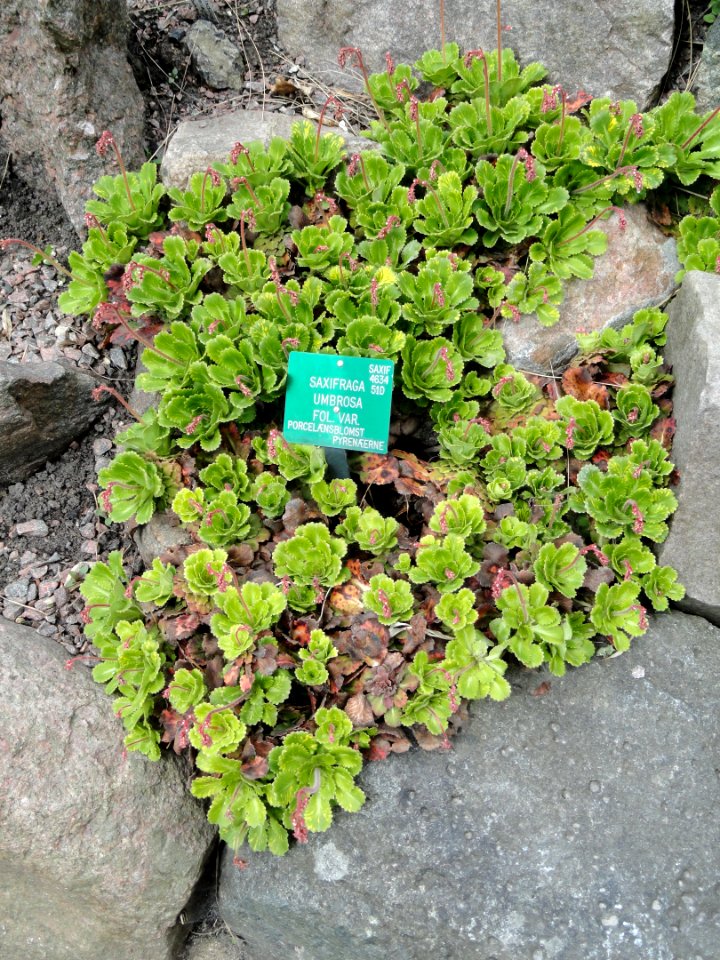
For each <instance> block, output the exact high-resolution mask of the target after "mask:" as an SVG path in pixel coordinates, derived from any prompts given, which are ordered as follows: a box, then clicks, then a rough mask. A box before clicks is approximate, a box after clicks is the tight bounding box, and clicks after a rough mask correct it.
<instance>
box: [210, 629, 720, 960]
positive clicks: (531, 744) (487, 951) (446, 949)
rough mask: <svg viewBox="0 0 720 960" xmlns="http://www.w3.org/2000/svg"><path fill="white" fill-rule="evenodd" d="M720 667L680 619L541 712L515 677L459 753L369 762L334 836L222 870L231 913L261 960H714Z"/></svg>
mask: <svg viewBox="0 0 720 960" xmlns="http://www.w3.org/2000/svg"><path fill="white" fill-rule="evenodd" d="M719 669H720V630H718V629H717V628H716V627H713V626H711V625H710V624H708V623H707V622H706V621H704V620H701V619H699V618H695V617H690V616H688V615H686V614H681V613H676V612H673V613H670V614H667V615H665V616H663V617H660V618H659V619H658V620H657V621H655V622H654V623H653V624H652V626H651V629H650V631H649V632H648V634H647V635H646V636H645V637H644V638H642V639H640V640H638V641H635V643H634V645H633V647H632V649H631V650H630V651H629V652H628V653H627V654H625V655H624V656H622V657H618V658H615V659H611V660H605V661H598V660H596V661H594V662H593V663H591V664H589V665H587V666H585V667H583V668H582V669H581V670H578V671H575V670H570V671H569V673H568V674H567V676H565V677H564V678H562V679H557V678H552V685H551V689H550V691H549V692H548V693H547V694H546V695H544V696H540V695H539V693H540V691H539V690H538V689H537V688H538V685H539V681H540V679H541V676H540V675H539V674H538V673H535V672H530V671H525V672H523V673H515V674H514V675H513V676H512V677H511V680H512V683H513V688H514V689H513V695H512V696H511V697H510V699H509V700H507V701H505V702H504V703H502V704H497V703H480V704H479V705H478V706H477V708H476V709H475V711H474V713H475V717H474V719H473V720H472V721H471V722H470V724H468V726H467V728H466V729H465V730H463V731H462V732H461V733H460V735H459V736H458V737H457V738H456V739H455V740H454V741H453V749H452V751H451V752H448V753H446V752H443V751H437V752H435V753H431V754H427V753H423V752H422V751H413V752H411V753H410V754H407V755H405V756H403V757H396V758H395V757H394V758H392V760H389V761H386V762H383V763H375V764H370V766H369V767H368V768H367V769H366V770H365V771H364V772H363V774H362V775H361V778H360V782H361V784H362V786H363V788H364V789H365V791H366V792H367V795H368V800H367V803H366V804H365V806H364V807H363V808H362V810H361V811H360V812H359V813H357V814H352V815H345V814H342V813H341V814H340V815H339V816H337V818H336V822H334V823H333V826H332V828H331V832H329V833H328V834H326V835H322V834H320V835H311V839H310V842H309V843H308V844H307V846H295V847H294V848H293V849H292V850H291V851H290V853H289V854H288V855H287V856H286V857H285V858H283V859H280V860H275V859H273V858H272V857H262V856H250V858H249V860H250V864H249V867H248V869H246V870H242V871H240V870H237V869H236V868H234V867H233V866H232V853H229V854H226V856H225V860H224V865H223V874H222V878H221V886H220V909H221V915H222V916H223V918H224V919H225V921H226V922H227V923H228V924H229V926H230V927H231V928H232V929H233V930H235V931H237V932H238V933H239V934H240V935H241V936H242V938H243V939H244V940H245V941H246V944H247V946H246V951H247V954H248V957H249V958H250V960H288V958H298V960H299V958H301V957H302V958H304V960H335V958H337V957H352V958H353V960H387V958H388V957H391V958H392V960H427V958H428V957H432V958H434V960H455V958H458V957H463V958H464V960H490V957H492V958H493V960H578V958H579V957H582V958H583V960H607V958H612V960H637V958H638V957H646V958H653V960H670V958H680V957H683V958H690V957H692V958H700V957H701V958H702V960H711V958H713V957H716V956H717V952H718V944H720V883H718V875H717V859H716V850H717V845H718V842H720V821H718V818H717V816H716V811H717V803H718V781H717V773H716V771H715V767H716V766H717V756H718V748H720V734H719V732H718V731H719V730H720V695H719V690H718V681H717V676H718V670H719ZM541 689H542V688H541ZM533 691H535V692H536V693H537V694H538V695H537V696H532V695H531V694H532V692H533ZM243 856H245V854H243Z"/></svg>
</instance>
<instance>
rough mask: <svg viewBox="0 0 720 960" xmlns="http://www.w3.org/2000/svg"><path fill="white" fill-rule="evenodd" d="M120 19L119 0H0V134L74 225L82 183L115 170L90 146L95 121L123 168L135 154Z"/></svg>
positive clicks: (138, 131) (132, 98) (137, 125)
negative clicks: (111, 142)
mask: <svg viewBox="0 0 720 960" xmlns="http://www.w3.org/2000/svg"><path fill="white" fill-rule="evenodd" d="M128 29H129V19H128V12H127V4H126V2H125V0H52V2H48V0H46V2H43V3H37V2H35V0H4V2H3V3H2V4H0V113H1V114H2V118H3V124H2V134H1V136H2V139H3V140H4V142H5V144H6V146H7V148H8V150H9V151H11V152H12V155H13V163H14V165H15V169H16V170H17V171H18V172H19V173H20V174H21V176H22V177H23V178H24V179H25V180H27V181H29V182H30V183H32V184H33V185H34V186H35V188H36V189H37V192H38V193H39V194H42V193H43V192H44V191H47V189H48V183H50V184H52V186H53V187H54V188H55V190H56V191H57V193H58V196H59V198H60V201H61V203H62V205H63V206H64V208H65V210H66V212H67V214H68V216H69V218H70V220H71V221H72V223H73V225H74V226H75V228H76V229H77V230H78V231H79V232H80V231H82V230H83V229H84V227H83V215H84V209H85V201H86V200H87V198H88V196H89V195H90V187H91V186H92V184H93V183H94V182H95V181H96V180H97V179H98V177H100V176H101V175H102V174H104V173H111V174H116V173H118V170H117V168H116V167H113V161H108V160H101V159H100V158H99V157H98V156H97V155H96V152H95V143H96V141H97V139H98V138H99V136H100V134H101V133H102V132H103V130H105V129H108V130H111V131H112V133H113V135H114V137H115V140H116V142H117V143H118V144H119V146H120V148H121V150H122V153H123V156H124V159H125V164H126V166H127V167H128V168H133V167H136V166H139V165H140V163H141V162H142V160H143V159H144V152H143V103H142V97H141V95H140V91H139V90H138V87H137V84H136V83H135V79H134V77H133V75H132V70H131V69H130V65H129V64H128V61H127V34H128ZM29 80H31V82H29Z"/></svg>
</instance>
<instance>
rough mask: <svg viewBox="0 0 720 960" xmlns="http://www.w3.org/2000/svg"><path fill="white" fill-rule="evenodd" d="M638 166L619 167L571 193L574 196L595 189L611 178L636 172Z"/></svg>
mask: <svg viewBox="0 0 720 960" xmlns="http://www.w3.org/2000/svg"><path fill="white" fill-rule="evenodd" d="M636 169H637V167H635V166H629V167H618V168H617V169H616V170H613V172H612V173H608V175H607V176H606V177H600V179H599V180H593V182H592V183H587V184H585V186H584V187H578V188H577V189H576V190H573V191H572V192H571V194H570V196H572V197H576V196H578V194H580V193H587V192H588V190H594V189H595V187H599V186H600V185H601V184H603V183H607V182H608V181H609V180H614V179H615V177H621V176H623V175H625V174H627V173H634V172H635V170H636Z"/></svg>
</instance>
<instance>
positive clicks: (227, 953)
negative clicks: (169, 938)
mask: <svg viewBox="0 0 720 960" xmlns="http://www.w3.org/2000/svg"><path fill="white" fill-rule="evenodd" d="M245 956H246V954H245V953H244V951H243V949H242V946H241V944H240V942H239V941H238V940H237V938H236V937H233V936H231V935H230V934H229V933H214V934H211V935H209V936H202V935H200V936H196V937H195V938H194V939H193V940H192V941H191V942H190V943H189V944H188V947H187V952H186V953H185V955H184V956H183V960H245Z"/></svg>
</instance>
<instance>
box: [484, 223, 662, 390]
mask: <svg viewBox="0 0 720 960" xmlns="http://www.w3.org/2000/svg"><path fill="white" fill-rule="evenodd" d="M624 213H625V216H626V218H627V227H626V228H625V230H624V231H622V232H621V230H620V223H619V219H618V217H616V216H612V217H611V218H610V219H609V220H605V221H603V222H601V223H599V224H598V225H597V227H598V229H601V230H603V231H604V232H605V233H606V234H607V236H608V249H607V252H606V253H604V254H603V255H602V256H601V257H597V258H595V259H594V266H595V273H594V276H593V278H592V280H577V279H573V280H571V281H569V282H568V283H567V284H566V286H565V299H564V300H563V302H562V303H561V304H560V320H559V321H558V322H557V323H556V324H555V325H554V326H552V327H540V326H539V324H538V322H537V318H536V317H534V316H526V317H521V318H520V321H519V322H518V323H513V322H512V321H506V322H505V323H504V325H503V337H504V339H505V349H506V351H507V355H508V362H509V363H512V364H513V365H514V366H516V367H518V368H519V369H524V370H530V371H532V372H533V373H547V374H552V373H557V372H558V370H562V369H563V368H564V367H566V366H567V363H568V361H569V360H570V358H571V357H572V356H573V355H574V354H575V353H576V352H577V343H576V340H575V334H576V333H577V332H578V331H583V332H586V333H590V332H592V331H595V330H604V329H605V327H621V326H622V325H623V324H625V323H628V322H629V321H630V320H631V319H632V316H633V314H634V313H635V311H636V310H640V309H642V308H643V307H651V306H656V305H657V304H659V303H663V302H664V301H666V300H667V299H668V297H670V296H671V295H672V293H673V292H674V291H675V289H676V283H675V274H676V273H677V271H678V270H679V269H680V264H679V263H678V260H677V251H676V246H675V240H674V239H671V238H668V237H666V236H664V235H663V234H662V233H661V231H660V230H659V229H658V228H657V227H656V226H654V225H653V224H651V223H650V222H649V220H648V218H647V211H646V209H645V207H644V206H643V205H641V204H636V205H635V206H634V207H627V208H626V209H625V210H624Z"/></svg>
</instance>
